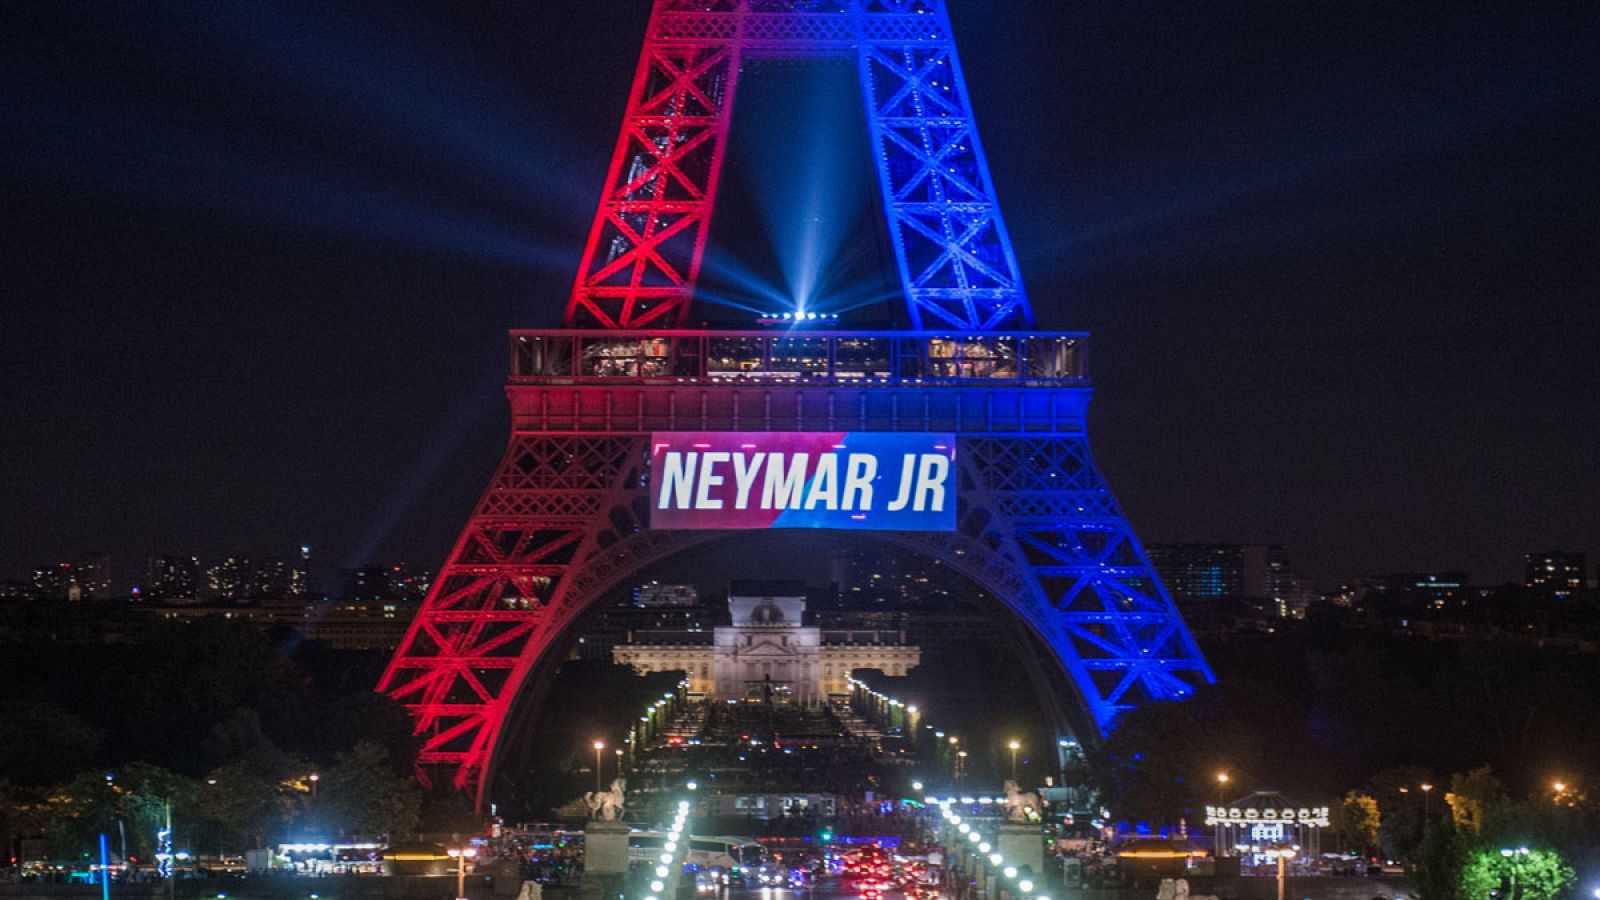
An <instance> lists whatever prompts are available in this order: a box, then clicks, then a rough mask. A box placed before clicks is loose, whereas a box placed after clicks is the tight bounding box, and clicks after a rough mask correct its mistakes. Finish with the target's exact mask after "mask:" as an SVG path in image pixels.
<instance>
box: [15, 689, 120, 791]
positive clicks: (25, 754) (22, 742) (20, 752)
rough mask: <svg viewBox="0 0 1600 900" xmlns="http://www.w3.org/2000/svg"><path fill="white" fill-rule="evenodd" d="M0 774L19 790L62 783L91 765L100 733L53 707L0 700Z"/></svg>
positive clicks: (61, 709) (68, 712) (63, 710)
mask: <svg viewBox="0 0 1600 900" xmlns="http://www.w3.org/2000/svg"><path fill="white" fill-rule="evenodd" d="M0 722H4V723H5V727H4V728H0V772H4V773H5V774H6V777H7V778H9V779H10V780H11V781H13V782H15V783H16V784H18V785H21V786H23V787H44V786H46V785H56V784H61V783H62V782H64V781H67V780H68V779H70V778H72V777H73V776H74V775H76V774H77V773H79V772H82V771H83V770H84V769H87V768H89V767H90V766H92V765H94V762H95V755H96V752H97V751H98V749H99V747H100V731H99V729H97V728H95V727H94V726H93V725H90V724H89V723H88V722H86V721H84V720H83V719H81V718H79V717H78V716H77V715H76V714H74V713H72V712H70V711H68V710H66V709H63V708H62V707H59V706H57V705H55V704H53V703H33V702H28V701H15V700H12V701H5V702H0Z"/></svg>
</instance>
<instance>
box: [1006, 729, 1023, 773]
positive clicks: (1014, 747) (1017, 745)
mask: <svg viewBox="0 0 1600 900" xmlns="http://www.w3.org/2000/svg"><path fill="white" fill-rule="evenodd" d="M1006 748H1007V749H1009V750H1010V751H1011V780H1012V781H1016V780H1017V751H1018V750H1021V749H1022V743H1021V742H1020V741H1018V740H1017V739H1016V738H1012V739H1011V743H1009V744H1007V745H1006Z"/></svg>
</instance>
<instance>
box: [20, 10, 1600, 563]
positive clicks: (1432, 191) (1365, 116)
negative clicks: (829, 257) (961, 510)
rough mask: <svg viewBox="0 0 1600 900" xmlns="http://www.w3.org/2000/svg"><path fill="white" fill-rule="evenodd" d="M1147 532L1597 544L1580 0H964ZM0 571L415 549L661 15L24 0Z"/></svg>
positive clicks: (1059, 309)
mask: <svg viewBox="0 0 1600 900" xmlns="http://www.w3.org/2000/svg"><path fill="white" fill-rule="evenodd" d="M950 3H951V6H952V15H953V17H954V19H955V24H956V29H957V34H958V38H959V42H960V45H961V48H962V53H963V61H964V64H965V68H966V71H967V75H968V79H969V82H970V88H971V92H972V95H973V101H974V104H975V107H976V112H977V116H978V120H979V123H980V126H981V128H982V133H983V137H984V142H985V144H986V145H987V150H988V153H989V157H990V161H991V164H992V167H993V170H994V178H995V180H996V182H997V186H998V189H999V192H1000V198H1001V202H1002V204H1003V206H1004V208H1005V211H1006V216H1007V219H1008V223H1009V226H1010V230H1011V234H1012V237H1013V239H1014V241H1015V243H1016V245H1017V249H1018V252H1019V254H1020V255H1021V257H1022V263H1023V267H1024V272H1025V276H1026V279H1027V284H1028V288H1029V292H1030V295H1031V297H1032V300H1033V304H1034V307H1035V310H1036V311H1037V313H1038V315H1039V319H1040V324H1041V325H1042V326H1044V327H1048V328H1059V329H1074V330H1075V329H1086V330H1090V331H1092V332H1094V334H1095V344H1094V360H1093V361H1094V367H1095V376H1096V384H1097V396H1096V407H1095V413H1094V419H1093V423H1092V428H1093V434H1094V437H1095V443H1096V452H1097V454H1098V457H1099V460H1100V462H1101V465H1102V467H1103V468H1104V469H1105V471H1106V473H1107V475H1108V477H1109V478H1110V480H1111V483H1112V485H1113V487H1114V488H1115V489H1116V490H1117V492H1118V494H1119V496H1120V498H1121V499H1122V501H1123V503H1124V505H1125V506H1126V507H1127V510H1128V512H1129V514H1130V516H1131V518H1132V519H1133V521H1134V523H1135V525H1136V526H1137V527H1138V529H1139V531H1140V533H1141V535H1142V537H1143V538H1144V540H1145V541H1146V542H1168V541H1239V542H1251V543H1256V542H1263V543H1283V544H1286V545H1288V547H1289V548H1290V551H1291V553H1292V554H1293V556H1294V559H1295V563H1296V568H1297V569H1298V570H1299V572H1300V573H1302V574H1305V575H1309V576H1312V577H1315V578H1318V579H1320V580H1323V581H1324V582H1327V581H1330V580H1333V579H1348V578H1354V577H1359V576H1362V575H1368V574H1376V573H1381V572H1391V571H1405V570H1424V569H1441V568H1464V569H1467V570H1469V571H1470V572H1472V573H1473V574H1474V575H1475V576H1476V578H1477V579H1478V580H1479V581H1481V582H1495V581H1501V580H1509V579H1512V578H1515V577H1517V576H1518V574H1519V572H1520V561H1521V554H1522V553H1523V552H1524V551H1528V550H1540V549H1549V548H1554V547H1561V548H1568V549H1578V550H1587V551H1589V552H1590V553H1591V556H1593V555H1594V554H1596V553H1600V466H1597V461H1600V362H1597V360H1600V261H1597V258H1600V166H1597V164H1596V160H1600V61H1597V60H1600V54H1597V53H1596V51H1595V47H1596V37H1597V35H1600V12H1597V10H1600V5H1597V4H1593V3H1578V2H1571V3H1565V4H1563V3H1560V2H1547V3H1520V4H1480V3H1463V2H1458V0H1449V2H1445V0H1440V2H1428V3H1394V2H1348V3H1339V4H1327V3H1262V2H1251V3H1246V2H1241V0H1222V2H1212V3H1147V2H1133V3H1126V2H1124V3H1105V4H1077V3H1066V2H1060V0H988V2H984V0H950ZM6 7H7V9H6V12H5V13H3V14H0V15H3V16H4V17H5V20H0V114H3V116H4V123H5V124H4V127H3V133H4V136H3V139H0V242H3V245H0V286H3V290H4V297H5V302H4V303H3V304H0V427H3V434H4V440H3V441H0V448H3V449H0V453H3V454H4V456H3V459H4V463H3V465H0V578H7V577H18V578H20V577H26V575H27V571H28V569H29V567H31V566H32V565H34V564H37V563H43V562H48V561H52V560H55V559H61V558H71V557H74V556H76V555H78V554H81V553H84V552H87V551H96V550H101V551H107V552H110V553H111V554H113V557H114V559H115V566H116V575H117V578H118V581H119V582H121V583H122V584H123V585H126V584H127V583H128V582H129V581H131V580H134V579H137V578H139V577H141V576H142V573H143V565H144V559H145V558H146V557H147V556H149V555H150V554H153V553H193V554H199V555H201V556H216V555H220V554H224V553H242V554H246V555H279V556H286V555H289V554H291V553H292V551H293V549H294V548H295V547H297V546H298V545H299V544H300V543H302V542H305V543H309V544H312V545H313V546H314V547H315V548H316V549H317V553H318V556H319V558H320V559H322V560H323V561H324V562H325V564H326V565H327V566H329V567H330V568H331V567H332V566H334V565H351V564H359V563H362V562H365V561H367V560H369V559H373V560H394V559H408V560H411V561H413V562H415V563H416V564H419V565H423V566H427V567H434V566H437V565H438V564H439V563H440V562H441V561H442V560H443V557H444V555H445V553H446V552H447V551H448V549H449V546H450V544H451V542H452V541H453V539H454V536H455V534H456V532H457V530H458V529H459V527H460V526H461V524H462V523H463V521H464V519H465V517H466V515H467V514H468V512H469V510H470V509H471V506H472V504H473V503H474V502H475V501H476V499H477V497H478V495H479V493H480V492H481V490H482V488H483V486H484V484H485V482H486V481H487V479H488V477H489V475H490V473H491V471H492V470H493V467H494V464H495V462H496V461H497V459H498V457H499V454H500V451H501V449H502V445H503V441H504V438H505V430H506V417H505V413H504V400H503V394H502V391H501V381H502V379H503V376H504V369H505V352H504V348H505V335H504V332H505V331H506V329H508V328H511V327H539V326H550V325H554V324H556V323H557V322H558V319H559V316H560V313H561V310H562V307H563V305H564V303H565V301H566V298H567V294H568V291H569V289H570V285H571V281H572V276H573V273H574V271H575V269H576V266H577V263H578V257H579V252H580V249H581V241H582V238H583V237H584V235H585V233H586V231H587V227H588V223H589V219H590V217H591V216H592V214H593V207H594V204H595V202H596V200H597V199H598V196H599V193H600V189H601V181H602V180H603V178H604V175H605V171H606V166H607V162H608V158H609V154H610V151H611V148H612V144H613V142H614V140H615V136H616V132H617V128H618V126H619V123H620V119H621V115H622V112H623V108H624V105H625V102H626V95H627V90H628V85H629V82H630V80H631V77H632V73H633V69H634V63H635V60H636V57H637V52H638V49H639V43H640V39H641V37H642V33H643V29H644V22H645V18H646V15H647V12H648V3H647V0H590V2H581V3H580V2H574V0H523V2H499V3H485V4H460V3H445V2H411V3H392V2H370V3H366V4H355V3H347V2H341V0H333V2H326V0H318V2H316V3H309V2H308V3H277V2H257V3H249V4H244V3H231V2H227V0H223V2H218V3H192V4H176V3H160V2H157V3H147V2H130V3H123V2H115V0H100V2H93V3H76V2H70V0H69V2H38V3H35V2H30V0H23V2H21V3H9V4H6Z"/></svg>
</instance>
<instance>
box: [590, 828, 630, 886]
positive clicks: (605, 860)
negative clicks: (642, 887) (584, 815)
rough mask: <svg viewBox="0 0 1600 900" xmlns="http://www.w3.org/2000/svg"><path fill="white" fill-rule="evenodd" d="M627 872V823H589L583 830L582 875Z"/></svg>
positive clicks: (621, 873) (620, 873) (622, 873)
mask: <svg viewBox="0 0 1600 900" xmlns="http://www.w3.org/2000/svg"><path fill="white" fill-rule="evenodd" d="M627 871H628V823H627V822H590V823H589V825H588V827H586V828H584V830H583V874H584V876H585V878H587V877H589V876H591V875H592V876H605V875H624V874H626V873H627Z"/></svg>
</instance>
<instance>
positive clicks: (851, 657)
mask: <svg viewBox="0 0 1600 900" xmlns="http://www.w3.org/2000/svg"><path fill="white" fill-rule="evenodd" d="M738 587H739V585H735V589H736V590H737V589H738ZM728 607H729V612H730V613H731V615H732V620H733V624H732V625H731V626H729V627H717V628H713V629H712V634H711V643H710V644H704V643H697V644H689V643H651V642H649V641H648V640H644V641H640V642H630V643H626V644H618V645H617V646H616V648H615V649H614V650H612V658H613V659H614V660H615V661H616V662H617V663H619V664H621V665H627V666H632V667H633V668H634V669H635V670H636V671H638V672H642V673H643V672H672V671H681V672H684V673H687V675H688V679H689V692H690V693H691V694H699V695H703V696H706V697H709V698H711V699H714V700H742V699H762V698H765V697H771V698H772V699H774V700H780V701H788V702H794V703H806V704H810V703H817V702H820V701H821V700H823V699H824V698H825V697H827V695H829V694H844V693H848V692H849V690H850V687H849V684H848V683H847V681H846V679H848V678H849V677H850V673H851V672H852V671H854V670H856V669H878V670H880V671H882V672H883V673H884V674H885V675H905V674H906V673H908V672H910V671H911V670H912V669H913V668H915V667H916V665H917V663H918V662H920V661H921V659H922V654H921V651H920V650H918V648H916V647H910V646H906V645H904V644H899V643H870V644H863V643H824V642H823V639H822V629H820V628H817V627H814V626H807V625H805V624H804V619H805V610H806V600H805V596H804V594H803V593H800V592H798V591H796V592H795V593H794V594H790V595H784V594H778V593H765V594H740V593H734V594H733V595H732V596H730V597H729V598H728Z"/></svg>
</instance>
